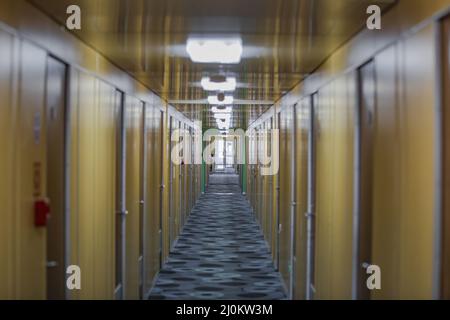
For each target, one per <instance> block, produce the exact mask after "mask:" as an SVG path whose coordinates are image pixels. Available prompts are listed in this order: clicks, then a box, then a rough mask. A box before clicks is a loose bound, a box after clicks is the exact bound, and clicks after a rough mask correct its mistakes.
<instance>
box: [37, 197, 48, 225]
mask: <svg viewBox="0 0 450 320" xmlns="http://www.w3.org/2000/svg"><path fill="white" fill-rule="evenodd" d="M49 217H50V205H49V201H48V200H45V199H38V200H36V201H35V202H34V225H35V226H36V227H45V226H46V225H47V220H48V218H49Z"/></svg>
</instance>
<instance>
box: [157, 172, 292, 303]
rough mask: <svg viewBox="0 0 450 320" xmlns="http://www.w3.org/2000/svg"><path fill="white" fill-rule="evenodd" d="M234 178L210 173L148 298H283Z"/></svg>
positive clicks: (263, 246) (265, 249)
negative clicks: (205, 185) (205, 187)
mask: <svg viewBox="0 0 450 320" xmlns="http://www.w3.org/2000/svg"><path fill="white" fill-rule="evenodd" d="M285 298H286V296H285V293H284V290H283V288H282V285H281V279H280V275H279V273H278V272H276V270H275V269H274V267H273V264H272V261H271V256H270V253H269V251H268V249H267V245H266V243H265V242H264V238H263V235H262V233H261V231H260V229H259V227H258V225H257V223H256V221H255V220H254V218H253V214H252V213H251V208H250V206H249V204H248V202H247V201H246V199H245V197H244V196H243V195H242V194H241V191H240V187H239V185H238V176H237V175H234V174H212V175H211V176H210V183H209V186H208V187H207V190H206V193H205V194H203V195H202V196H201V197H200V199H199V201H198V202H197V204H196V206H195V207H194V209H193V211H192V213H191V215H190V217H189V220H188V222H187V224H186V226H185V228H184V229H183V232H182V234H181V235H180V238H179V240H178V242H177V244H176V245H175V247H174V248H173V250H172V251H171V253H170V255H169V259H168V262H167V264H166V265H165V266H164V268H163V269H162V270H161V271H160V273H159V275H158V278H157V280H156V282H155V286H154V287H153V289H152V291H151V293H150V296H149V299H285Z"/></svg>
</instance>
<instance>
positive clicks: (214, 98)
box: [208, 96, 234, 105]
mask: <svg viewBox="0 0 450 320" xmlns="http://www.w3.org/2000/svg"><path fill="white" fill-rule="evenodd" d="M233 101H234V99H233V96H225V98H224V99H223V101H219V99H218V98H217V96H209V97H208V103H209V104H218V105H224V104H233Z"/></svg>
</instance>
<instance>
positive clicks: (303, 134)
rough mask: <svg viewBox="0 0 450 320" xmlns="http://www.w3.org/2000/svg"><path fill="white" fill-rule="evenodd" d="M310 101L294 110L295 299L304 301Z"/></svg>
mask: <svg viewBox="0 0 450 320" xmlns="http://www.w3.org/2000/svg"><path fill="white" fill-rule="evenodd" d="M309 108H310V99H309V98H305V99H303V100H302V101H301V102H300V103H299V104H298V106H297V109H296V150H295V157H296V176H295V180H296V183H295V191H296V194H295V202H296V211H295V215H296V221H295V258H296V259H295V289H294V298H295V299H305V288H306V217H305V214H306V213H307V212H308V137H309V121H310V117H311V114H310V110H309Z"/></svg>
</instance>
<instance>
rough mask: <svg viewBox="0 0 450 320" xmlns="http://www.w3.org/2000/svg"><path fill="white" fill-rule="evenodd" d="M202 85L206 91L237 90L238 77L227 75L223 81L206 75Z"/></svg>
mask: <svg viewBox="0 0 450 320" xmlns="http://www.w3.org/2000/svg"><path fill="white" fill-rule="evenodd" d="M200 83H201V85H202V87H203V90H205V91H234V90H236V78H233V77H227V78H226V79H225V81H223V82H216V81H214V80H211V78H210V77H204V78H202V80H201V82H200Z"/></svg>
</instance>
